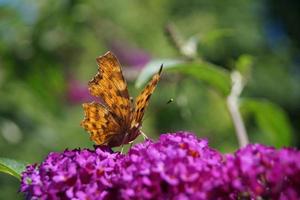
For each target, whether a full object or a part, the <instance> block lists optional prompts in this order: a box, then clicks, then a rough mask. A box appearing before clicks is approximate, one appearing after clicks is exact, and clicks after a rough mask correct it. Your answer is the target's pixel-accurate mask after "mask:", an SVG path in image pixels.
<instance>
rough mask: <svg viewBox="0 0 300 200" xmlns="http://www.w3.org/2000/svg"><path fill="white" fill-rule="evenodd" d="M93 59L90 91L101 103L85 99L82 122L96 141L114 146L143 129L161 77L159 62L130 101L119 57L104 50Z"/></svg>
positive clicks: (129, 139) (134, 136)
mask: <svg viewBox="0 0 300 200" xmlns="http://www.w3.org/2000/svg"><path fill="white" fill-rule="evenodd" d="M96 60H97V63H98V67H99V68H98V73H97V74H96V76H95V77H94V78H93V79H92V80H91V81H90V82H89V84H88V85H89V91H90V93H91V94H92V95H93V96H95V97H100V98H101V99H102V100H103V102H104V103H96V102H92V103H84V104H83V109H84V112H85V118H84V120H83V121H82V122H81V126H82V127H84V128H85V129H86V130H87V131H88V132H89V133H90V138H91V140H93V141H94V142H95V143H96V144H97V145H107V146H109V147H116V146H120V145H123V144H128V143H130V142H131V141H133V140H134V139H135V138H136V137H137V136H139V135H140V134H141V133H142V132H141V130H140V129H141V125H142V118H143V116H144V112H145V109H146V107H147V106H148V103H149V99H150V97H151V94H152V93H153V91H154V89H155V87H156V85H157V83H158V81H159V79H160V74H161V71H162V66H161V67H160V70H159V71H158V73H156V74H155V75H154V76H153V77H152V79H151V80H150V81H149V83H148V84H147V86H146V87H145V88H144V90H143V91H142V92H141V93H140V95H139V96H138V97H137V98H136V100H135V103H134V105H133V102H132V101H131V100H130V97H129V94H128V89H127V84H126V81H125V79H124V77H123V75H122V70H121V66H120V63H119V61H118V59H117V58H116V57H115V56H114V55H113V54H112V53H111V52H107V53H106V54H105V55H103V56H100V57H98V58H97V59H96ZM142 134H143V133H142Z"/></svg>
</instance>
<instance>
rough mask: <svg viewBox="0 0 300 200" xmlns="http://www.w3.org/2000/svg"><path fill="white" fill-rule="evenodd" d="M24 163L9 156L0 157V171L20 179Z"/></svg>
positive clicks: (24, 166)
mask: <svg viewBox="0 0 300 200" xmlns="http://www.w3.org/2000/svg"><path fill="white" fill-rule="evenodd" d="M25 168H26V164H25V163H23V162H19V161H16V160H12V159H9V158H0V172H3V173H6V174H9V175H12V176H14V177H16V178H17V179H19V180H20V178H21V173H22V172H23V171H24V170H25Z"/></svg>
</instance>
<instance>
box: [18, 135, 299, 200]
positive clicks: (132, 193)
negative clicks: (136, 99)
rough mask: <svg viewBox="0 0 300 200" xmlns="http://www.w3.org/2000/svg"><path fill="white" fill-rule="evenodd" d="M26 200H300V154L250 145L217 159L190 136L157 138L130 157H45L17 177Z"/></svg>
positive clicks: (74, 153)
mask: <svg viewBox="0 0 300 200" xmlns="http://www.w3.org/2000/svg"><path fill="white" fill-rule="evenodd" d="M20 190H21V192H23V193H25V194H26V195H27V197H29V198H31V199H89V200H93V199H180V200H185V199H200V200H201V199H212V200H214V199H217V200H218V199H219V200H223V199H224V200H226V199H280V200H287V199H292V200H293V199H300V152H299V151H297V150H295V149H287V148H285V149H280V150H276V149H274V148H271V147H266V146H263V145H259V144H253V145H248V146H247V147H245V148H242V149H240V150H238V151H237V152H236V153H234V154H227V155H222V154H221V153H219V152H218V151H216V150H213V149H211V148H210V147H208V143H207V141H206V140H201V139H198V138H197V137H196V136H195V135H194V134H192V133H188V132H178V133H174V134H164V135H161V137H160V139H159V140H158V141H157V142H153V141H150V140H147V141H145V142H143V143H140V144H137V145H134V146H133V147H132V148H131V149H130V151H129V152H128V154H126V155H123V154H120V153H114V152H112V151H110V150H109V149H104V148H103V147H96V148H95V150H86V149H84V150H66V151H65V152H63V153H50V154H49V155H48V157H47V158H46V160H45V161H44V162H43V163H41V164H40V165H30V166H28V167H27V169H26V171H25V172H23V174H22V183H21V189H20Z"/></svg>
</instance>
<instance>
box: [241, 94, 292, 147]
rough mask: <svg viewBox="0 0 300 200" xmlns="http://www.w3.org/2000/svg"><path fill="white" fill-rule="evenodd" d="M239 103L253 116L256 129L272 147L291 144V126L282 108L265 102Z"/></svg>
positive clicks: (247, 101)
mask: <svg viewBox="0 0 300 200" xmlns="http://www.w3.org/2000/svg"><path fill="white" fill-rule="evenodd" d="M241 103H242V104H241V106H242V107H243V108H245V109H246V110H247V111H250V113H252V114H253V115H254V117H255V121H256V123H257V125H258V127H259V128H260V130H261V131H262V133H263V134H265V138H266V139H267V140H268V141H270V142H271V144H272V145H274V146H275V147H283V146H289V145H290V144H291V141H292V126H291V124H290V121H289V119H288V116H287V114H286V113H285V111H284V110H283V109H282V108H280V107H279V106H278V105H276V104H274V103H271V102H269V101H266V100H256V99H244V100H243V101H242V102H241Z"/></svg>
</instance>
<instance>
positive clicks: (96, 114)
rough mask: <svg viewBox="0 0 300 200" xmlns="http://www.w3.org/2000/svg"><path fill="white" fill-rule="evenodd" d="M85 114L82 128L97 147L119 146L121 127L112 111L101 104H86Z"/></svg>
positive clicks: (84, 105) (84, 106)
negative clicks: (117, 141) (117, 142)
mask: <svg viewBox="0 0 300 200" xmlns="http://www.w3.org/2000/svg"><path fill="white" fill-rule="evenodd" d="M83 109H84V113H85V117H84V120H83V121H82V122H81V124H80V125H81V126H82V127H84V128H85V129H86V130H87V131H88V132H89V133H90V138H91V140H93V141H94V142H95V143H96V144H97V145H109V146H111V147H113V146H117V144H114V143H115V140H116V139H117V138H118V132H119V130H120V125H119V124H118V123H117V122H116V120H115V119H114V117H113V116H112V114H111V113H110V111H109V110H108V109H107V108H106V107H105V106H103V105H102V104H100V103H95V102H92V103H84V104H83Z"/></svg>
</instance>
